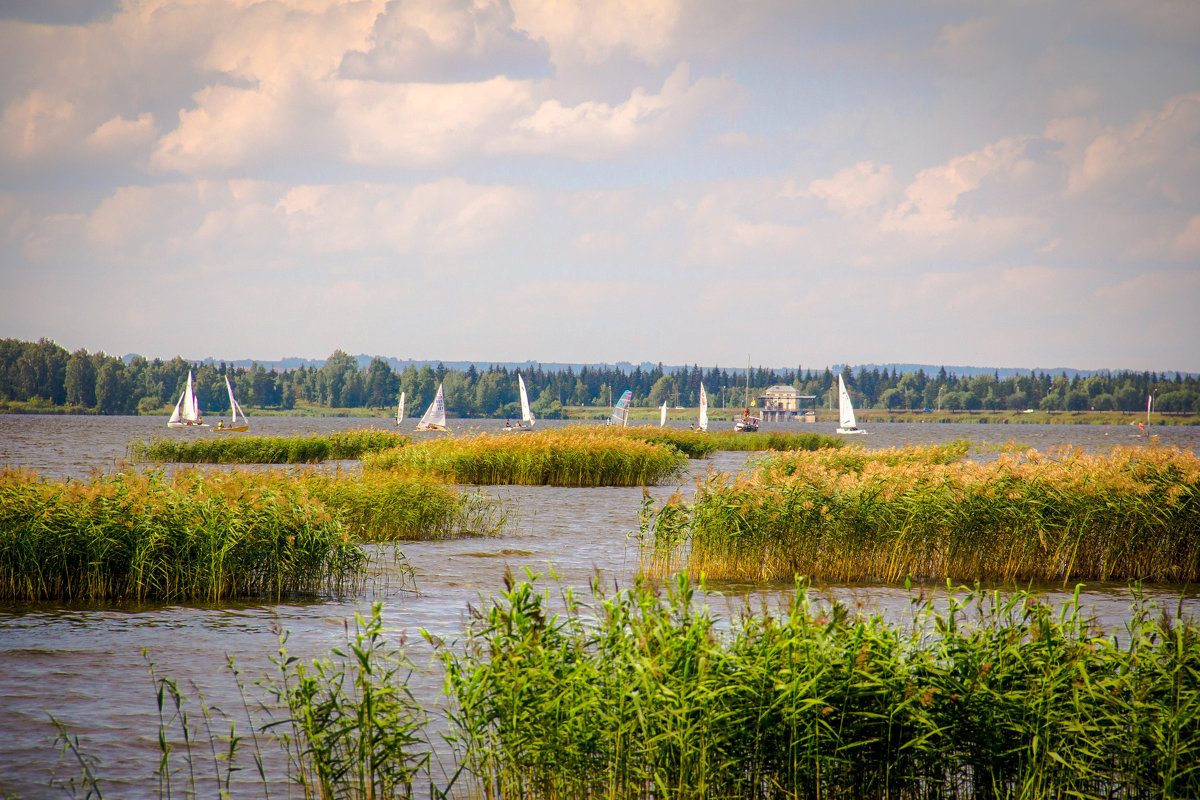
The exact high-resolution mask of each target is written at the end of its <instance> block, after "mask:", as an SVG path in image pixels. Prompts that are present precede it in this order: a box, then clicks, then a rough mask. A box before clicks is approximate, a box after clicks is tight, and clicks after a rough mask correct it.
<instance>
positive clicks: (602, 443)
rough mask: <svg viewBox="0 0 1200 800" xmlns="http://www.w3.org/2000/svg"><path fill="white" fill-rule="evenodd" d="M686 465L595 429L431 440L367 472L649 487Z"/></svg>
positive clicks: (667, 452) (673, 454) (377, 456)
mask: <svg viewBox="0 0 1200 800" xmlns="http://www.w3.org/2000/svg"><path fill="white" fill-rule="evenodd" d="M685 461H686V459H685V458H684V456H683V454H682V453H680V452H679V451H678V450H677V449H675V448H674V447H669V446H665V445H658V444H651V443H649V442H645V441H641V440H638V439H634V438H631V437H624V436H620V437H619V436H614V435H612V434H610V433H605V432H604V431H603V429H601V428H596V427H591V428H568V429H559V430H553V429H550V430H545V431H538V432H536V433H520V434H514V433H509V434H486V433H481V434H477V435H474V436H466V437H455V438H441V439H432V440H428V441H424V442H419V443H416V444H412V445H409V446H407V447H401V448H396V449H393V450H387V451H384V452H382V453H374V454H368V455H366V456H365V457H364V458H363V469H364V471H365V472H373V471H378V470H395V471H398V472H401V473H404V474H421V475H432V476H436V477H438V478H440V479H442V480H446V481H449V482H451V483H458V484H475V485H503V484H513V485H520V486H574V487H583V486H646V485H653V484H656V483H659V482H661V481H664V480H667V479H669V478H672V477H675V476H676V475H678V474H679V473H680V472H681V471H682V469H683V466H684V463H685Z"/></svg>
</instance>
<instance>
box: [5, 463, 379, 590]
mask: <svg viewBox="0 0 1200 800" xmlns="http://www.w3.org/2000/svg"><path fill="white" fill-rule="evenodd" d="M365 560H366V557H365V555H364V554H363V553H362V551H361V550H359V548H358V547H356V546H355V545H354V544H353V543H352V542H350V541H349V540H348V538H347V536H346V534H345V530H344V528H343V526H342V524H341V523H340V522H339V521H338V520H337V519H335V518H334V517H333V516H332V515H331V514H330V513H329V510H328V509H327V508H326V506H325V505H324V504H322V503H320V502H318V501H316V500H314V499H313V498H312V497H310V496H308V495H307V493H305V492H304V491H303V490H302V488H298V487H295V486H292V485H289V484H288V483H287V482H283V481H279V480H272V479H271V478H270V476H247V475H234V474H204V473H198V472H181V473H178V474H175V475H171V476H166V475H163V474H161V473H158V472H147V473H140V474H139V473H133V472H122V473H118V474H115V475H111V476H107V477H97V478H94V479H93V480H91V481H89V482H77V481H67V482H64V483H54V482H41V481H38V480H37V479H36V476H35V475H34V474H33V473H30V472H24V471H15V470H3V471H0V597H2V598H4V599H7V600H49V599H54V600H97V599H112V600H123V599H130V600H133V599H135V600H147V599H157V600H168V601H174V600H203V601H209V602H213V601H218V600H226V599H230V598H234V597H244V596H263V595H270V596H276V597H277V596H280V595H283V594H291V593H318V592H331V591H338V590H341V589H343V588H347V587H348V586H349V585H350V584H351V583H352V582H353V581H354V579H355V578H356V577H357V576H358V575H359V574H360V572H361V571H362V569H363V568H364V564H365Z"/></svg>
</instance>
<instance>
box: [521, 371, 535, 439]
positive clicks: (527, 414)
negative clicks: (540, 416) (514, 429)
mask: <svg viewBox="0 0 1200 800" xmlns="http://www.w3.org/2000/svg"><path fill="white" fill-rule="evenodd" d="M517 387H518V388H519V389H520V390H521V421H522V422H524V423H525V424H526V425H528V426H529V427H531V428H532V427H533V424H534V423H535V422H537V420H535V419H534V418H533V412H532V411H530V410H529V395H528V394H526V392H525V380H524V379H523V378H522V377H521V373H519V372H518V373H517Z"/></svg>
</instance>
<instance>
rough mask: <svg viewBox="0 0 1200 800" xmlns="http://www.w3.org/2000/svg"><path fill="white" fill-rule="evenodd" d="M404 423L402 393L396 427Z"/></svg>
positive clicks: (397, 410)
mask: <svg viewBox="0 0 1200 800" xmlns="http://www.w3.org/2000/svg"><path fill="white" fill-rule="evenodd" d="M401 422H404V392H401V393H400V402H399V403H398V404H397V405H396V426H397V427H399V425H400V423H401Z"/></svg>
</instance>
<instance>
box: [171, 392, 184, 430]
mask: <svg viewBox="0 0 1200 800" xmlns="http://www.w3.org/2000/svg"><path fill="white" fill-rule="evenodd" d="M182 409H183V395H179V402H177V403H175V410H174V411H173V412H171V418H170V419H169V420H167V424H168V425H182V424H183V422H181V420H182V418H183V416H182V413H181V412H182Z"/></svg>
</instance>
